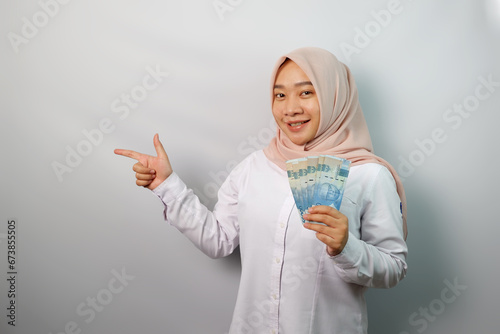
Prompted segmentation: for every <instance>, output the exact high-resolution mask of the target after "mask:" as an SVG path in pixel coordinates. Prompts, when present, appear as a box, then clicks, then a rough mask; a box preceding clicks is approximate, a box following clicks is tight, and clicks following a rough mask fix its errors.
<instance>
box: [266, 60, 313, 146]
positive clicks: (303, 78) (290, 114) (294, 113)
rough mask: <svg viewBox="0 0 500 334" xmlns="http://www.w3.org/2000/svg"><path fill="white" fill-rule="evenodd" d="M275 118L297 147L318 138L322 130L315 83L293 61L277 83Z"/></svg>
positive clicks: (286, 63)
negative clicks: (317, 135)
mask: <svg viewBox="0 0 500 334" xmlns="http://www.w3.org/2000/svg"><path fill="white" fill-rule="evenodd" d="M273 93H274V98H273V107H272V110H273V116H274V119H275V120H276V123H277V124H278V126H279V127H280V129H281V131H283V132H284V133H285V134H286V135H287V137H288V138H290V140H291V141H292V142H293V143H294V144H296V145H304V144H306V143H308V142H309V141H311V140H312V139H314V137H315V136H316V133H317V131H318V127H319V120H320V110H319V101H318V96H317V95H316V90H315V89H314V87H313V85H312V83H311V81H310V80H309V78H308V77H307V75H306V74H305V73H304V71H302V69H301V68H300V67H299V66H298V65H297V64H295V63H294V62H293V61H291V60H288V61H286V62H285V63H284V64H283V65H282V66H281V68H280V69H279V70H278V74H277V76H276V81H275V82H274V92H273Z"/></svg>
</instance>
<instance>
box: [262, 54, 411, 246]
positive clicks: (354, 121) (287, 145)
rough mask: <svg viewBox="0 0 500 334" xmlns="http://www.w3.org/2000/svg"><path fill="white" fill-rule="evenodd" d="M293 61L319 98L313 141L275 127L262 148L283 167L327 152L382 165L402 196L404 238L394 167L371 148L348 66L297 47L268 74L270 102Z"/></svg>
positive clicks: (357, 162)
mask: <svg viewBox="0 0 500 334" xmlns="http://www.w3.org/2000/svg"><path fill="white" fill-rule="evenodd" d="M287 59H290V60H292V61H293V62H295V63H296V64H297V65H298V66H299V67H300V68H301V69H302V70H303V71H304V72H305V74H306V75H307V77H308V78H309V80H311V82H312V84H313V86H314V89H315V90H316V94H317V97H318V101H319V106H320V114H321V117H320V122H319V127H318V132H317V133H316V136H315V137H314V139H313V140H311V141H310V142H308V143H306V144H305V145H296V144H294V143H293V142H292V141H291V140H290V139H289V138H288V137H287V136H286V134H285V133H283V131H281V129H280V128H279V127H278V130H277V133H276V136H275V137H274V138H273V139H272V140H271V142H270V143H269V145H268V146H267V147H266V148H264V153H265V155H266V156H267V158H268V159H269V160H271V161H272V162H273V163H275V164H276V165H278V166H279V167H280V168H281V169H284V170H286V164H285V163H286V161H287V160H290V159H296V158H301V157H307V156H310V155H320V154H328V155H334V156H337V157H340V158H345V159H347V160H349V161H351V163H352V164H351V165H352V166H356V165H361V164H365V163H369V162H374V163H378V164H381V165H383V166H385V167H386V168H387V169H388V170H389V171H390V172H391V174H392V176H393V177H394V180H395V182H396V187H397V192H398V195H399V198H400V199H401V211H402V215H403V232H404V236H405V239H406V236H407V226H406V197H405V192H404V188H403V184H402V182H401V179H400V178H399V176H398V174H397V173H396V170H395V169H394V168H393V167H392V166H391V165H390V164H389V163H388V162H387V161H385V160H384V159H382V158H380V157H378V156H376V155H375V154H374V153H373V152H372V151H373V147H372V141H371V138H370V133H369V132H368V126H367V125H366V121H365V117H364V115H363V111H362V110H361V105H360V104H359V100H358V89H357V87H356V84H355V82H354V78H353V76H352V74H351V71H350V70H349V68H348V67H347V66H346V65H345V64H343V63H342V62H340V61H339V60H338V59H337V58H336V57H335V56H334V55H333V54H331V53H330V52H328V51H326V50H323V49H320V48H313V47H307V48H300V49H297V50H294V51H292V52H290V53H288V54H286V55H284V56H282V57H281V58H280V59H278V61H277V62H276V65H275V66H274V69H273V72H272V75H271V101H273V100H274V93H273V91H274V83H275V81H276V76H277V73H278V70H279V69H280V67H281V65H282V64H283V63H284V62H285V60H287Z"/></svg>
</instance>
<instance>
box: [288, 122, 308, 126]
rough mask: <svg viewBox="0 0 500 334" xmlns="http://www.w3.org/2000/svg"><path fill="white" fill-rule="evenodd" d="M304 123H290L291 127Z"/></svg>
mask: <svg viewBox="0 0 500 334" xmlns="http://www.w3.org/2000/svg"><path fill="white" fill-rule="evenodd" d="M304 123H305V122H298V123H290V125H291V126H297V125H301V124H304Z"/></svg>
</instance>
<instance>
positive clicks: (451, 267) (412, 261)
mask: <svg viewBox="0 0 500 334" xmlns="http://www.w3.org/2000/svg"><path fill="white" fill-rule="evenodd" d="M368 81H369V79H368V78H367V77H366V76H364V77H361V78H360V79H359V80H357V85H358V89H359V99H360V103H361V105H362V107H363V111H364V114H365V116H366V119H367V123H368V127H369V129H370V133H371V135H372V140H373V145H374V148H375V153H376V154H378V155H380V156H381V157H382V158H384V159H387V157H386V155H387V156H389V155H390V152H395V150H396V148H395V145H393V144H392V143H394V142H396V140H397V139H396V138H394V137H393V136H394V135H393V134H394V131H393V130H394V129H390V128H389V126H388V125H387V124H388V123H387V122H384V121H383V117H382V118H381V117H380V116H381V115H383V114H384V112H385V111H384V110H382V108H381V107H380V106H381V103H378V97H377V95H376V93H374V88H372V87H376V85H375V84H374V83H372V82H368ZM386 152H387V153H386ZM392 156H395V155H394V154H392ZM387 160H389V159H387ZM389 162H390V163H391V164H393V166H394V167H395V168H397V166H396V165H395V163H396V161H389ZM415 178H416V176H415ZM404 186H405V191H406V197H407V202H408V240H407V244H408V248H409V250H408V258H407V263H408V272H407V276H406V278H405V279H403V280H402V281H401V282H400V283H399V284H398V285H397V286H396V287H394V288H391V289H369V290H368V291H367V294H366V297H367V304H368V317H369V323H368V331H369V333H397V334H408V333H411V334H413V333H423V332H424V331H425V330H426V329H427V327H428V326H430V325H431V322H432V321H436V320H437V319H438V314H434V313H433V312H435V311H436V312H437V313H440V314H441V313H442V312H444V310H443V305H444V307H446V306H447V303H445V302H441V301H440V299H439V298H440V296H441V295H442V290H443V288H445V287H446V284H445V283H444V281H445V280H446V281H447V282H448V283H450V284H451V285H453V282H454V278H455V277H456V275H457V273H458V272H459V271H458V270H457V264H456V263H453V262H452V261H450V258H449V256H448V253H450V252H451V251H450V250H444V249H443V248H442V244H443V243H442V240H444V238H445V233H446V232H445V231H442V230H441V229H440V227H441V226H442V225H443V224H441V223H440V222H439V221H438V217H439V216H440V214H439V212H438V211H437V210H438V207H437V205H436V203H439V201H438V199H437V198H433V196H434V195H433V192H432V191H429V189H427V188H426V189H424V188H423V187H424V186H423V185H421V184H419V183H418V182H416V181H415V179H414V178H412V177H409V178H408V179H407V180H406V181H405V183H404ZM444 251H445V252H444ZM459 281H460V280H459ZM451 290H453V289H451ZM459 290H460V289H458V291H456V293H457V294H460V291H459ZM453 291H455V290H453ZM446 296H447V298H448V299H447V300H452V299H453V300H454V299H455V298H456V297H454V296H453V293H452V291H451V292H449V293H448V294H447V295H446ZM430 303H431V305H430ZM429 306H431V307H429ZM436 312H435V313H436Z"/></svg>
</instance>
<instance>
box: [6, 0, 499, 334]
mask: <svg viewBox="0 0 500 334" xmlns="http://www.w3.org/2000/svg"><path fill="white" fill-rule="evenodd" d="M61 2H64V1H62V0H61ZM54 3H55V4H57V7H56V6H54ZM214 3H215V4H217V3H218V4H219V7H218V8H219V9H218V10H217V9H216V7H215V6H214ZM41 4H51V5H50V6H49V5H46V6H42V5H41ZM221 4H225V6H226V7H221V6H222V5H221ZM43 7H45V8H46V9H45V11H46V12H50V14H51V15H49V14H46V12H44V9H43ZM388 9H391V10H392V13H391V12H390V11H388ZM44 13H45V14H44ZM384 13H385V14H387V13H390V15H389V16H387V15H385V16H384ZM0 16H1V19H0V35H1V36H2V39H1V40H0V50H1V61H0V69H1V72H0V73H1V75H0V92H1V93H0V109H1V112H2V118H1V122H0V135H1V141H0V152H1V153H0V155H1V164H0V166H1V167H0V196H1V197H0V256H1V258H0V277H1V278H2V279H1V281H0V288H1V289H0V294H1V295H0V310H1V311H0V332H1V333H2V334H3V333H5V334H10V333H22V334H31V333H33V334H35V333H36V334H49V333H53V334H56V333H64V332H66V333H85V334H91V333H96V334H101V333H122V334H129V333H130V334H132V333H134V334H136V333H174V334H177V333H190V334H191V333H204V334H205V333H207V334H211V333H217V334H223V333H226V332H227V330H228V328H229V323H230V319H231V315H232V309H233V305H234V302H235V298H236V293H237V288H238V281H239V273H240V263H239V258H238V254H233V255H231V256H230V257H228V258H225V259H219V260H212V259H209V258H207V257H206V256H205V255H203V254H202V253H201V252H199V251H198V250H197V249H196V248H195V247H193V246H192V245H191V244H190V243H189V241H187V240H186V239H184V237H183V236H182V235H181V234H180V233H178V232H177V231H176V230H175V229H173V228H172V227H170V226H169V225H168V224H167V223H165V222H164V221H163V214H162V210H163V207H162V205H161V203H160V201H159V200H158V199H157V198H156V197H155V196H154V195H153V194H152V193H151V192H150V191H149V190H147V189H143V188H139V187H137V186H136V185H135V178H134V174H133V172H132V170H131V167H132V165H133V163H134V161H133V160H129V159H127V158H124V157H119V156H116V155H114V154H113V149H115V148H128V149H133V150H136V151H140V152H144V153H149V154H154V148H153V144H152V138H153V135H154V134H155V133H159V134H160V139H161V140H162V141H163V144H164V146H165V149H166V150H167V153H168V154H169V157H170V159H171V162H172V164H173V167H174V170H175V171H176V172H177V173H178V174H180V176H181V177H182V178H183V179H184V181H185V182H186V183H187V184H188V185H189V186H190V187H192V188H193V189H195V191H196V193H197V194H199V195H200V197H201V198H202V201H203V202H204V203H206V204H207V205H208V206H212V205H213V204H214V202H215V197H214V196H213V193H214V191H215V190H214V189H216V188H217V187H218V185H219V184H220V182H221V181H222V180H223V179H224V177H225V176H226V175H227V173H228V171H229V170H230V169H231V168H232V166H233V165H234V163H235V162H238V161H240V160H242V159H243V158H244V157H245V156H246V155H247V154H248V153H249V152H251V151H253V150H255V149H259V148H262V147H264V146H265V145H266V144H267V142H268V141H269V139H270V134H272V133H273V132H274V130H272V129H273V126H272V124H271V123H272V118H271V111H270V103H269V76H270V72H271V69H272V67H273V65H274V63H275V61H276V59H277V58H278V57H279V56H281V55H282V54H284V53H286V52H288V51H291V50H293V49H295V48H298V47H302V46H318V47H322V48H326V49H328V50H330V51H331V52H333V53H334V54H336V55H337V56H338V58H339V59H340V60H341V61H344V62H345V63H347V64H348V65H349V66H350V68H351V70H352V71H353V73H354V76H355V78H356V81H357V84H358V87H359V94H360V100H361V104H362V107H363V110H364V113H365V116H366V118H367V121H368V125H369V128H370V131H371V135H372V139H373V143H374V147H375V153H377V154H378V155H380V156H382V157H384V158H385V159H387V160H388V161H389V162H391V163H392V164H393V165H394V166H395V167H396V168H397V169H398V170H399V171H400V172H402V174H405V176H406V177H405V182H404V184H405V188H406V193H407V199H408V226H409V237H408V245H409V248H410V252H409V257H408V264H409V271H408V276H407V278H406V279H404V280H403V281H402V282H401V284H400V285H398V286H397V287H395V288H393V289H390V290H374V291H369V292H368V293H367V298H368V303H369V319H370V320H369V321H370V323H369V328H370V331H369V332H370V333H381V334H389V333H397V334H403V333H411V334H413V333H440V334H441V333H497V332H498V326H495V325H494V324H495V323H496V322H497V318H498V300H499V294H500V291H499V289H498V284H497V280H498V275H499V274H500V270H499V265H498V259H497V254H498V252H499V251H500V249H499V246H498V243H497V240H496V238H497V235H498V233H499V232H500V228H499V226H498V224H499V221H498V218H497V217H498V215H497V214H496V209H497V208H498V204H497V203H496V200H498V191H497V188H498V185H499V178H498V176H497V169H498V167H497V166H498V163H499V159H498V157H497V154H498V148H497V147H498V143H499V142H500V138H499V137H500V136H499V133H500V131H499V130H498V123H499V122H498V121H499V116H498V111H499V110H498V108H499V105H500V86H499V84H498V83H499V82H500V64H499V61H498V60H499V59H500V45H499V42H500V2H499V1H498V0H469V1H467V0H454V1H451V0H441V1H430V0H418V1H417V0H414V1H411V0H401V1H399V2H398V1H396V0H392V1H388V0H384V1H381V0H376V1H373V0H371V1H351V2H347V1H319V0H316V1H283V0H282V1H263V0H260V1H244V0H231V1H229V0H221V1H218V2H214V1H213V0H204V1H201V0H192V1H169V0H164V1H159V0H144V1H130V0H120V1H118V0H107V1H97V0H86V1H82V0H73V1H69V2H68V3H67V4H66V3H59V2H54V1H50V0H42V1H41V2H38V1H35V0H19V1H15V2H14V1H10V2H7V1H2V2H1V4H0ZM30 25H33V26H32V27H31V29H30V27H29V26H30ZM33 28H34V29H33ZM362 34H363V35H366V34H368V35H366V36H368V37H363V36H362ZM363 43H364V44H363ZM348 50H350V52H347V51H348ZM147 68H150V69H153V70H154V69H157V70H159V71H160V72H165V73H166V72H168V73H169V74H168V76H167V75H164V76H160V77H159V78H158V82H157V84H156V85H155V86H156V87H155V88H154V89H152V90H149V91H146V90H144V89H142V90H141V87H140V86H141V85H142V84H143V79H144V78H145V77H146V76H147V75H148V70H147ZM480 77H482V78H484V79H485V80H488V78H489V80H491V81H493V82H496V86H492V87H490V89H491V90H492V91H488V90H487V88H485V87H481V88H478V86H480V85H481V81H480V79H478V78H480ZM148 82H149V83H150V85H151V84H153V83H154V81H151V80H150V81H148ZM477 89H478V90H479V92H480V93H482V94H483V95H482V96H483V97H484V98H483V99H482V100H479V99H477V98H475V97H474V96H475V94H476V92H477ZM141 92H142V93H144V92H146V94H145V95H144V94H143V95H140V93H141ZM487 93H489V94H487ZM123 94H128V95H133V94H135V95H134V96H136V97H138V98H139V99H140V101H135V102H137V105H134V108H131V107H130V108H128V109H129V112H128V114H125V111H124V110H126V109H127V108H124V106H126V104H124V102H121V100H120V99H121V97H123V96H124V95H123ZM138 94H139V95H138ZM486 95H488V96H487V97H485V96H486ZM132 102H134V101H132ZM474 102H478V104H477V105H474V104H473V103H474ZM464 103H470V104H469V109H471V110H472V111H471V112H467V113H464V114H463V115H465V116H459V114H458V113H456V112H453V109H452V111H449V109H450V108H453V107H454V105H460V104H464ZM113 106H114V107H113ZM118 106H121V107H122V109H121V110H122V111H121V112H115V111H117V107H118ZM120 117H121V118H120ZM452 117H453V118H452ZM106 119H108V121H109V122H111V124H112V125H111V127H110V131H108V133H103V134H102V137H100V136H99V135H97V134H96V131H94V132H92V130H93V129H96V128H98V127H99V124H100V122H103V120H104V122H106ZM111 129H112V130H111ZM84 130H87V131H90V132H91V133H94V134H95V137H94V142H95V144H92V145H91V146H89V143H90V142H89V140H88V139H87V138H86V136H85V135H84V133H83V132H82V131H84ZM436 131H437V132H438V133H440V135H439V141H440V142H436V141H435V140H433V142H430V140H432V139H431V138H432V133H433V132H436ZM85 142H86V143H85ZM417 143H421V145H422V143H425V144H426V146H419V145H418V144H417ZM422 147H423V148H422ZM77 149H80V150H81V151H82V152H84V154H85V156H81V157H80V158H81V160H80V161H78V160H77V158H74V157H73V160H72V161H73V162H72V164H73V167H71V166H69V165H68V163H67V161H66V159H68V154H69V153H68V152H70V151H71V150H77ZM424 151H425V152H424ZM69 159H70V162H71V158H69ZM404 160H405V161H408V162H407V163H406V164H407V165H406V167H405V166H403V165H402V164H403V163H402V161H404ZM408 164H411V169H409V167H408ZM56 165H57V166H59V167H61V166H62V165H65V166H66V168H67V169H64V172H63V173H62V174H61V170H59V172H56V170H55V169H54V166H56ZM405 168H406V169H405ZM70 170H71V171H70ZM58 173H59V177H58ZM9 219H15V220H16V222H17V250H16V251H17V254H16V270H17V272H18V274H17V280H16V293H17V294H16V326H15V327H13V326H10V325H8V321H9V319H8V318H7V314H8V310H7V307H8V305H9V304H8V303H9V302H10V299H9V298H8V290H9V285H8V283H7V281H6V279H7V278H8V275H7V272H8V271H9V269H8V267H7V245H8V243H7V223H8V220H9ZM117 272H118V273H121V272H124V273H126V275H128V281H127V280H126V281H125V284H123V286H120V283H118V282H119V281H117V280H116V279H115V276H116V275H115V274H116V273H117ZM114 273H115V274H114ZM445 282H448V283H449V284H453V283H454V282H455V283H457V284H458V285H460V287H461V290H460V289H459V290H457V293H454V292H453V291H452V290H450V289H447V285H446V283H445ZM110 283H111V286H110ZM119 288H120V289H119ZM443 293H444V296H445V299H446V301H447V302H446V303H445V302H444V301H443V297H442V296H443ZM92 298H95V300H97V303H98V304H97V308H96V309H99V311H93V312H94V315H95V316H94V317H92V318H91V317H90V313H91V311H90V310H92V307H91V306H90V305H89V304H88V303H89V300H92ZM451 299H453V301H452V302H450V300H451ZM78 307H80V311H77V309H78ZM82 313H83V315H82Z"/></svg>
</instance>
